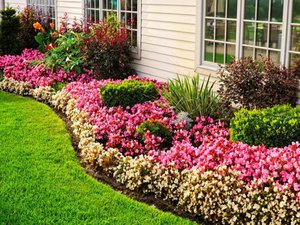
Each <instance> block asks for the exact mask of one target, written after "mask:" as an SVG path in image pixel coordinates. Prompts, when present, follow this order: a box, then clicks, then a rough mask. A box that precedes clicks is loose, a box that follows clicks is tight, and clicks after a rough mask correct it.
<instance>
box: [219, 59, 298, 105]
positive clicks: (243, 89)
mask: <svg viewBox="0 0 300 225" xmlns="http://www.w3.org/2000/svg"><path fill="white" fill-rule="evenodd" d="M296 93H297V80H296V78H295V76H294V75H293V74H291V73H289V71H288V70H287V69H286V68H284V67H280V66H277V65H276V64H274V63H273V62H272V61H271V59H268V58H263V59H262V61H255V60H253V59H252V58H251V57H245V58H242V59H239V60H237V61H232V62H231V63H230V64H228V65H225V66H224V67H223V68H221V70H220V89H219V96H220V100H221V101H222V102H224V103H225V104H226V105H231V104H232V103H234V104H236V107H238V108H241V107H244V108H247V109H254V108H265V107H268V106H273V105H276V104H286V103H290V104H292V105H295V104H296V100H297V99H296Z"/></svg>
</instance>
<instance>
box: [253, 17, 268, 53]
mask: <svg viewBox="0 0 300 225" xmlns="http://www.w3.org/2000/svg"><path fill="white" fill-rule="evenodd" d="M267 37H268V25H267V24H264V23H258V24H257V25H256V46H263V47H267Z"/></svg>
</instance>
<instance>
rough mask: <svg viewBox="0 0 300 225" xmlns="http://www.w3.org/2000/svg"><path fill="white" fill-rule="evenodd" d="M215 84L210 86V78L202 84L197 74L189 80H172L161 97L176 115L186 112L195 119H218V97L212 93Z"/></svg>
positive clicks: (187, 78) (186, 78)
mask: <svg viewBox="0 0 300 225" xmlns="http://www.w3.org/2000/svg"><path fill="white" fill-rule="evenodd" d="M214 84H215V82H213V83H212V84H210V77H208V79H207V80H204V81H203V82H201V81H200V76H199V74H196V75H195V76H193V77H192V79H190V78H189V77H185V78H183V79H180V78H179V76H178V77H177V79H173V80H171V81H170V82H169V88H165V89H164V92H163V95H164V97H165V98H166V99H167V101H168V102H169V104H170V105H171V106H173V107H174V108H175V111H176V112H177V113H179V112H187V113H188V114H189V117H190V118H192V119H195V118H196V117H200V116H210V117H213V118H217V117H220V113H219V112H220V111H219V104H218V103H219V100H218V96H217V95H216V94H215V93H214V91H213V86H214Z"/></svg>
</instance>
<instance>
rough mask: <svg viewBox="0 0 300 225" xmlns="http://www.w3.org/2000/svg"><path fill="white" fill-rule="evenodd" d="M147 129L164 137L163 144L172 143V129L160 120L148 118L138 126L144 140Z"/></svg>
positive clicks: (155, 134)
mask: <svg viewBox="0 0 300 225" xmlns="http://www.w3.org/2000/svg"><path fill="white" fill-rule="evenodd" d="M147 131H150V133H151V134H152V135H154V136H159V137H161V138H163V139H164V142H163V144H164V145H165V146H168V145H170V144H171V143H172V131H171V130H169V129H168V128H167V127H166V126H165V125H164V124H163V123H161V122H159V121H155V120H154V121H153V120H147V121H144V122H143V123H141V124H140V125H139V126H138V128H137V133H138V134H139V136H140V137H141V138H142V140H145V133H146V132H147Z"/></svg>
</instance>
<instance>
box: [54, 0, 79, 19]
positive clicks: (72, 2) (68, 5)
mask: <svg viewBox="0 0 300 225" xmlns="http://www.w3.org/2000/svg"><path fill="white" fill-rule="evenodd" d="M56 2H57V3H56V10H57V11H56V12H57V19H58V24H59V21H60V19H61V18H62V17H63V16H64V13H67V14H68V18H69V19H74V18H75V17H76V19H82V18H83V16H84V9H83V6H84V1H83V0H57V1H56Z"/></svg>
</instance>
